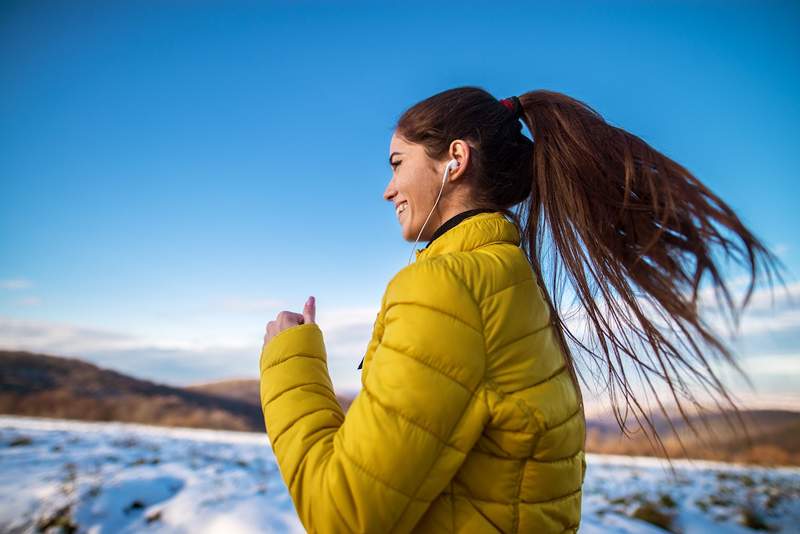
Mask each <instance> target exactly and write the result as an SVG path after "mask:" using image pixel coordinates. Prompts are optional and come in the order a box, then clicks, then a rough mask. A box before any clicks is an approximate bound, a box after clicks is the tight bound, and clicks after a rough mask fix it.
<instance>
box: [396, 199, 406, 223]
mask: <svg viewBox="0 0 800 534" xmlns="http://www.w3.org/2000/svg"><path fill="white" fill-rule="evenodd" d="M406 211H408V202H403V203H402V204H400V205H399V206H397V209H395V213H396V214H397V218H398V219H399V218H400V216H401V215H402V214H403V213H405V212H406Z"/></svg>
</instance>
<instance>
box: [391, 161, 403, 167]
mask: <svg viewBox="0 0 800 534" xmlns="http://www.w3.org/2000/svg"><path fill="white" fill-rule="evenodd" d="M400 163H402V162H400V161H395V162H394V163H392V169H394V168H395V167H397V166H398V165H400Z"/></svg>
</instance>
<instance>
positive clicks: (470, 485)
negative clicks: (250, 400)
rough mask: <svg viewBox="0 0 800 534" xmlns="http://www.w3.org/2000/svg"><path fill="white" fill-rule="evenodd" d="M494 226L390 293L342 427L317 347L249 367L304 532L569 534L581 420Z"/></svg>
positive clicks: (580, 476) (486, 224)
mask: <svg viewBox="0 0 800 534" xmlns="http://www.w3.org/2000/svg"><path fill="white" fill-rule="evenodd" d="M519 244H520V234H519V231H518V230H517V227H516V226H515V225H514V224H513V223H512V222H510V221H509V220H508V219H507V218H506V217H505V216H504V215H503V214H502V213H500V212H492V213H480V214H478V215H474V216H471V217H468V218H466V219H464V220H463V221H461V222H460V223H459V224H457V225H456V226H455V227H453V228H451V229H449V230H447V231H446V232H445V233H444V234H442V235H441V236H439V237H438V238H437V239H436V240H434V241H432V242H431V243H430V244H429V246H428V247H427V248H425V249H423V250H418V251H416V254H417V256H416V261H415V262H414V263H412V264H411V265H408V266H406V267H404V268H403V269H402V270H400V272H398V273H397V274H396V275H395V276H394V277H393V278H392V279H391V281H390V282H389V284H388V286H387V288H386V291H385V293H384V295H383V298H382V301H381V307H380V311H379V312H378V315H377V317H376V319H375V323H374V327H373V331H372V337H371V340H370V341H369V344H368V346H367V350H366V354H365V355H364V366H363V370H362V371H361V384H362V389H361V390H360V392H359V393H358V395H357V396H356V397H355V399H354V400H353V402H352V404H351V405H350V408H349V410H348V412H347V415H346V416H345V413H344V412H343V411H342V408H341V407H340V405H339V403H338V402H337V400H336V396H335V395H334V391H333V387H332V384H331V380H330V376H329V374H328V368H327V363H326V352H325V345H324V341H323V335H322V331H321V330H320V328H319V326H318V325H316V324H313V323H309V324H301V325H297V326H293V327H291V328H288V329H286V330H283V331H281V332H280V333H278V334H277V335H276V336H274V337H273V338H272V339H271V340H270V342H269V343H267V344H266V345H265V346H264V347H263V348H262V351H261V358H260V371H261V375H260V376H261V382H260V393H261V403H262V409H263V413H264V421H265V425H266V431H267V434H268V436H269V439H270V443H271V445H272V448H273V451H274V454H275V458H276V461H277V464H278V467H279V469H280V473H281V476H282V478H283V481H284V482H285V484H286V486H287V488H288V489H289V493H290V495H291V498H292V501H293V503H294V506H295V508H296V510H297V513H298V515H299V518H300V520H301V521H302V523H303V525H304V527H305V528H306V529H307V530H308V531H309V532H321V533H326V534H327V533H334V532H376V533H394V532H411V531H413V532H470V533H472V532H475V533H481V532H533V533H550V532H576V531H577V529H578V526H579V522H580V517H581V496H582V492H581V487H582V484H583V480H584V475H585V472H586V460H585V456H584V442H585V434H586V431H585V419H584V413H583V409H582V407H581V406H580V403H579V399H578V396H577V393H576V391H575V388H574V386H573V384H572V382H571V380H570V375H569V372H568V370H567V368H566V366H565V360H564V357H563V355H562V352H561V350H560V348H559V346H558V342H557V339H556V337H555V335H554V330H553V327H552V326H551V324H550V314H549V312H548V308H547V305H546V303H545V301H544V300H543V297H542V290H541V289H540V286H539V284H538V282H537V279H536V276H535V275H534V273H533V270H532V269H531V267H530V264H529V263H528V261H527V259H526V257H525V255H524V252H523V250H522V249H521V248H520V246H519Z"/></svg>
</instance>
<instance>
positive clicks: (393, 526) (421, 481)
mask: <svg viewBox="0 0 800 534" xmlns="http://www.w3.org/2000/svg"><path fill="white" fill-rule="evenodd" d="M473 400H474V399H473V397H470V398H469V400H468V401H467V404H466V406H464V410H463V411H462V412H461V415H459V416H458V419H457V420H456V423H455V424H454V425H453V428H451V429H450V432H451V434H452V433H453V432H455V430H456V429H457V428H458V427H459V425H460V424H461V420H462V419H464V416H465V415H466V414H467V412H468V411H469V408H470V406H471V405H472V402H473ZM440 445H441V444H440ZM441 452H442V451H441V449H440V450H438V451H436V454H435V456H434V459H433V461H432V462H431V465H430V466H428V469H427V471H426V472H425V476H423V477H422V478H421V480H420V483H419V485H418V486H417V488H416V489H415V490H414V494H415V495H416V492H417V491H419V488H420V487H421V486H422V484H423V483H424V482H425V480H427V478H428V475H429V474H430V472H431V469H433V466H434V465H436V460H437V459H438V458H439V455H440V454H441ZM412 499H413V500H415V501H421V502H428V501H426V500H424V499H420V498H419V497H416V496H415V497H412ZM410 505H411V501H409V502H407V503H406V505H405V507H403V510H402V511H401V512H400V515H398V516H397V519H396V520H395V522H394V524H393V525H392V526H391V528H390V529H389V530H388V532H389V533H391V532H393V531H394V529H395V528H397V526H398V525H399V524H400V520H401V519H402V518H403V516H404V515H405V513H406V510H408V507H409V506H410Z"/></svg>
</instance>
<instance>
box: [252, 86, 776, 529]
mask: <svg viewBox="0 0 800 534" xmlns="http://www.w3.org/2000/svg"><path fill="white" fill-rule="evenodd" d="M519 119H522V121H524V122H525V124H526V125H527V127H528V129H529V130H530V132H531V134H532V138H533V140H534V141H531V140H530V139H529V138H528V137H527V136H525V135H524V134H523V133H522V124H521V123H520V122H519ZM390 164H391V166H392V169H393V175H392V179H391V181H390V182H389V185H388V187H387V189H386V191H385V193H384V198H385V199H386V200H388V201H390V202H392V204H393V206H394V207H395V208H396V213H397V217H398V219H399V223H400V225H401V227H402V233H403V238H404V239H406V240H408V241H410V240H411V238H412V237H414V236H416V237H417V240H419V239H420V238H422V239H423V240H426V241H429V242H428V245H427V246H426V247H425V249H423V250H421V251H416V260H415V262H414V263H413V264H411V265H409V266H407V267H405V268H403V269H402V270H400V272H398V273H397V274H396V275H395V276H394V277H393V278H392V280H391V281H390V282H389V284H388V286H387V288H386V291H385V293H384V295H383V299H382V302H381V308H380V312H379V313H378V316H377V318H376V321H375V325H374V328H373V332H372V339H371V340H370V342H369V345H368V347H367V351H366V355H365V356H364V359H363V370H362V374H361V383H362V386H363V387H362V389H361V391H360V393H359V394H358V395H357V396H356V398H355V399H354V401H353V403H352V405H351V406H350V408H349V410H348V412H347V416H346V417H345V414H344V412H343V411H342V409H341V408H340V406H339V403H338V402H337V400H336V396H335V395H334V391H333V388H332V386H331V381H330V378H329V375H328V371H327V366H326V354H325V347H324V344H323V338H322V332H321V331H320V329H319V327H318V326H317V325H316V324H315V322H314V314H315V304H314V300H313V297H312V298H310V299H309V301H308V302H307V303H306V307H305V309H304V311H303V313H302V314H295V313H291V312H286V311H284V312H281V313H280V314H278V317H277V319H276V320H275V321H272V322H270V323H269V324H268V325H267V334H266V336H265V340H264V341H265V344H264V347H263V350H262V353H261V361H260V368H261V401H262V406H263V410H264V419H265V423H266V430H267V433H268V435H269V438H270V441H271V443H272V447H273V450H274V452H275V457H276V460H277V463H278V466H279V468H280V471H281V475H282V477H283V479H284V481H285V483H286V485H287V487H288V488H289V492H290V494H291V496H292V499H293V502H294V504H295V507H296V508H297V511H298V514H299V516H300V519H301V521H302V522H303V525H304V526H305V527H306V528H307V529H308V530H309V531H312V532H325V533H328V532H380V533H388V532H409V531H412V530H413V531H415V532H537V533H547V532H575V531H577V529H578V526H579V523H580V512H581V486H582V483H583V479H584V475H585V471H586V460H585V456H584V442H585V434H586V433H585V419H584V412H583V401H582V397H581V390H580V387H579V384H578V380H577V376H578V373H577V372H576V367H575V365H574V363H573V356H572V352H571V350H570V347H569V345H568V344H567V342H566V339H567V336H569V337H570V339H572V340H573V341H574V342H576V343H577V344H578V346H579V348H580V349H582V350H583V351H585V352H586V353H587V354H589V355H591V356H593V357H595V358H596V359H597V360H598V361H599V362H600V363H601V364H602V365H604V367H603V369H604V375H605V376H607V377H608V379H607V380H608V384H607V385H608V386H609V388H610V391H611V394H612V397H613V395H614V389H615V386H618V387H621V389H622V392H623V395H624V399H625V401H626V406H627V405H630V404H633V405H634V407H635V408H637V409H638V411H639V413H641V414H642V415H644V417H645V420H646V421H648V422H649V419H647V414H646V413H644V410H643V409H642V407H641V405H640V403H639V402H638V401H637V399H636V398H635V397H634V396H633V394H632V389H631V388H630V386H631V383H630V381H629V380H630V379H628V378H626V375H625V374H624V371H623V369H622V366H621V365H620V362H621V355H622V354H624V355H625V356H627V362H626V365H633V366H634V367H635V368H636V369H637V370H642V371H644V374H645V376H648V373H649V374H650V375H652V376H657V377H659V378H660V379H662V380H664V381H665V382H666V383H667V384H668V385H669V387H670V391H672V392H673V396H674V398H675V400H676V401H677V402H678V406H680V399H679V397H678V396H677V395H676V394H675V390H676V389H680V390H682V391H683V390H686V388H685V387H683V386H684V382H683V379H684V378H685V377H684V376H683V374H682V373H681V372H680V371H681V369H679V368H678V367H677V366H682V367H683V369H685V370H686V371H687V374H688V375H689V377H693V376H694V377H699V378H700V379H701V383H702V384H703V385H706V386H707V385H709V384H710V385H711V386H712V391H715V392H716V393H718V394H719V395H721V396H723V397H725V398H726V399H729V397H728V396H727V392H726V391H725V388H724V387H723V386H722V384H721V383H720V382H719V380H717V377H716V376H715V375H714V373H713V372H712V370H711V368H708V367H706V365H705V362H706V359H705V357H704V355H703V353H702V352H701V351H700V350H699V349H698V345H697V342H705V343H706V344H707V345H708V346H710V348H711V349H712V350H716V351H718V352H719V353H721V354H722V355H723V356H725V357H726V358H728V360H729V361H730V362H731V363H735V362H734V361H733V360H732V359H731V355H730V353H729V352H728V349H727V348H726V347H725V346H724V345H723V344H722V343H721V342H720V341H719V340H718V339H717V338H716V337H715V336H714V335H712V333H711V332H710V331H709V329H708V327H707V326H706V325H705V324H704V323H703V322H702V321H701V320H700V318H699V316H698V313H697V305H696V304H697V303H696V299H697V290H698V285H699V282H700V279H701V276H702V274H703V273H704V271H706V270H707V271H708V272H710V273H711V275H712V277H713V279H714V281H715V282H716V283H717V284H718V285H719V287H721V288H722V291H723V293H724V295H725V296H726V297H728V300H727V302H728V304H729V305H730V307H731V308H733V303H732V301H731V300H730V297H729V294H728V292H727V289H726V287H725V282H724V280H723V279H722V277H721V273H720V270H719V267H718V265H717V263H715V261H713V259H712V256H711V250H710V249H709V247H710V245H711V244H712V243H714V242H716V243H719V244H721V245H723V247H724V248H725V251H726V252H727V253H728V254H730V255H733V253H734V252H737V251H740V252H744V253H746V258H747V260H748V261H749V266H750V272H751V275H752V277H753V278H752V280H751V285H750V287H749V289H748V293H747V297H746V298H745V303H744V304H746V303H747V300H748V299H749V296H750V293H751V291H752V289H753V284H754V281H755V276H756V270H757V269H756V268H757V264H758V260H759V259H764V260H766V262H767V263H766V265H767V266H770V265H772V264H774V263H775V262H777V259H776V258H775V257H774V256H773V255H772V254H771V253H770V252H769V251H768V250H767V249H766V248H765V247H764V246H763V245H762V244H761V243H760V242H759V241H758V240H757V239H756V238H755V237H754V236H753V235H752V233H750V232H749V231H748V230H747V229H746V228H745V227H744V226H743V225H742V223H741V222H740V221H739V219H738V218H737V217H736V215H735V214H734V213H733V212H732V211H731V210H730V208H728V206H727V205H726V204H725V203H724V202H722V201H721V200H720V199H719V198H717V197H716V196H715V195H714V194H713V193H711V192H710V191H709V190H708V189H707V188H706V187H704V186H703V184H701V183H700V182H699V181H698V180H697V179H696V178H695V177H694V176H692V174H691V173H689V171H688V170H686V169H685V168H683V167H682V166H680V165H679V164H677V163H675V162H674V161H672V160H670V159H669V158H667V157H666V156H664V155H663V154H660V153H659V152H657V151H655V150H654V149H653V148H651V147H650V146H649V145H647V144H646V143H645V142H644V141H642V140H641V139H639V138H638V137H636V136H634V135H632V134H630V133H628V132H625V131H624V130H621V129H619V128H615V127H613V126H611V125H609V124H607V123H606V122H605V121H604V120H603V119H602V118H601V117H600V116H599V115H598V114H597V113H596V112H595V111H593V110H592V109H591V108H589V107H588V106H586V105H585V104H583V103H581V102H579V101H577V100H575V99H572V98H570V97H568V96H566V95H563V94H560V93H554V92H549V91H533V92H529V93H525V94H523V95H522V96H521V97H519V98H516V97H511V98H508V99H503V100H501V101H498V100H497V99H496V98H494V97H493V96H492V95H490V94H489V93H487V92H486V91H484V90H482V89H480V88H475V87H462V88H457V89H452V90H448V91H444V92H442V93H439V94H436V95H434V96H432V97H430V98H428V99H425V100H423V101H422V102H419V103H418V104H416V105H414V106H413V107H411V108H410V109H408V110H407V111H406V112H405V113H404V114H403V115H402V116H401V118H400V120H399V121H398V124H397V127H396V129H395V133H394V135H393V136H392V141H391V146H390ZM443 193H444V194H443ZM514 206H518V208H519V209H518V213H522V212H525V211H527V215H528V216H527V217H526V220H525V223H524V226H523V225H521V224H520V222H519V221H520V217H519V214H518V213H517V214H515V213H514V212H512V211H511V210H510V208H512V207H514ZM429 221H430V222H431V225H430V226H428V225H427V223H428V222H429ZM720 229H727V230H729V231H732V232H733V233H734V234H735V235H736V237H737V238H738V239H740V240H741V242H742V244H743V248H742V247H738V248H737V246H736V243H734V242H733V241H731V240H729V239H727V238H726V237H724V236H723V234H722V233H721V231H720ZM545 230H547V232H548V236H549V240H550V241H551V243H552V247H553V248H554V251H555V252H556V253H557V254H550V256H549V257H550V258H552V266H551V268H550V269H549V270H548V273H549V274H550V275H551V276H552V283H551V287H552V289H553V291H554V292H556V298H555V299H551V297H550V292H549V291H548V289H546V288H545V286H544V270H543V262H544V259H545V256H544V252H543V248H542V247H543V245H544V242H545ZM556 258H560V259H561V261H562V262H563V263H564V265H565V266H566V270H567V272H568V275H569V276H570V278H571V280H572V282H573V285H574V287H575V292H576V294H577V297H578V299H579V301H580V303H581V305H582V306H583V308H584V312H585V318H586V323H587V324H588V325H589V326H590V327H591V328H592V333H593V334H594V335H595V336H596V337H597V339H598V340H599V345H600V346H601V347H602V352H600V353H599V354H598V353H597V352H595V351H594V350H592V349H591V348H590V347H588V346H587V345H586V344H584V343H582V342H581V341H580V340H579V339H578V338H577V337H575V336H574V335H573V334H572V333H571V332H570V330H569V329H568V328H567V326H566V324H565V322H564V321H563V320H562V317H561V315H560V314H559V310H558V309H557V308H556V307H554V306H553V302H559V301H560V299H559V298H558V295H557V288H558V283H557V282H558V276H557V273H558V265H557V263H556ZM690 260H692V261H690ZM593 286H594V287H593ZM597 288H599V289H600V292H601V296H602V302H601V301H600V300H599V299H598V298H597V296H596V289H597ZM643 298H646V299H648V300H647V302H646V304H648V305H650V306H653V307H655V308H656V310H657V311H659V312H661V313H662V316H666V317H667V318H669V319H671V320H672V322H673V323H674V326H673V327H672V330H670V331H667V333H662V331H661V330H660V329H659V328H657V327H656V324H655V322H654V320H653V318H651V317H649V316H648V315H646V314H645V313H644V311H643V309H644V306H643V304H645V303H644V302H642V299H643ZM601 306H602V307H601ZM634 318H635V321H634ZM625 330H627V331H625ZM676 332H682V333H683V334H685V335H686V336H687V338H688V339H689V340H690V345H691V347H692V348H693V349H694V350H693V351H687V352H686V353H684V352H679V351H678V350H677V349H676V346H675V344H674V340H673V336H674V335H675V333H676ZM631 334H633V336H632V335H631ZM631 337H633V338H634V341H635V340H638V341H639V342H645V343H642V344H641V345H636V344H635V343H633V342H632V341H631ZM684 346H686V345H684ZM642 347H644V348H646V349H651V350H650V351H649V352H650V353H652V354H650V358H649V359H647V358H646V356H647V353H648V351H645V350H643V349H642ZM612 353H613V357H612ZM692 359H694V360H695V361H699V362H700V363H701V364H702V368H701V369H699V370H698V369H697V368H696V367H697V366H696V365H692ZM649 383H650V382H649V380H648V384H649ZM660 402H661V401H660V400H659V404H660ZM614 409H615V413H616V409H617V407H616V404H615V405H614ZM623 429H624V426H623Z"/></svg>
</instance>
